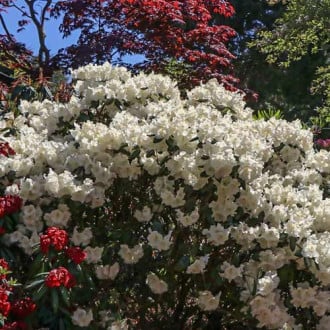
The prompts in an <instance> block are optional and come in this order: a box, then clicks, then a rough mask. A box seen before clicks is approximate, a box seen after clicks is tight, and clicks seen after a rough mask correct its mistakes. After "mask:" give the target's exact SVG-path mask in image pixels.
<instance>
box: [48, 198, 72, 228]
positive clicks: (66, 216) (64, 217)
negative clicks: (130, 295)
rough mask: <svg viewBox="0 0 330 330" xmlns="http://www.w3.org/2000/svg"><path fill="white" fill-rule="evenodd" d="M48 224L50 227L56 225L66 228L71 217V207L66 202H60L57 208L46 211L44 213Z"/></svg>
mask: <svg viewBox="0 0 330 330" xmlns="http://www.w3.org/2000/svg"><path fill="white" fill-rule="evenodd" d="M44 218H45V220H46V224H47V226H49V227H52V226H55V227H60V228H65V227H67V225H68V221H69V220H70V218H71V213H70V211H69V208H68V207H67V206H66V205H65V204H59V206H58V208H57V209H56V210H53V211H51V212H50V213H46V214H45V215H44Z"/></svg>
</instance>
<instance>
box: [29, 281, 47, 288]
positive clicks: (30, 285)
mask: <svg viewBox="0 0 330 330" xmlns="http://www.w3.org/2000/svg"><path fill="white" fill-rule="evenodd" d="M44 282H45V280H44V279H41V280H36V281H33V282H31V283H30V284H27V285H26V286H25V288H26V289H32V288H34V287H35V286H38V285H40V284H42V283H44Z"/></svg>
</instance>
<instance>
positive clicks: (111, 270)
mask: <svg viewBox="0 0 330 330" xmlns="http://www.w3.org/2000/svg"><path fill="white" fill-rule="evenodd" d="M119 269H120V267H119V263H118V262H115V263H114V264H113V265H112V266H110V265H99V266H97V267H96V269H95V273H96V277H97V278H98V279H100V280H109V279H110V280H114V279H115V278H116V276H117V274H118V272H119Z"/></svg>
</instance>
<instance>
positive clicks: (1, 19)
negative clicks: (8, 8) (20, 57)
mask: <svg viewBox="0 0 330 330" xmlns="http://www.w3.org/2000/svg"><path fill="white" fill-rule="evenodd" d="M0 22H1V25H2V27H3V29H4V30H5V32H6V35H7V37H8V39H9V40H10V41H14V40H13V38H12V36H11V34H10V32H9V30H8V27H7V25H6V22H5V20H4V19H3V17H2V15H1V14H0Z"/></svg>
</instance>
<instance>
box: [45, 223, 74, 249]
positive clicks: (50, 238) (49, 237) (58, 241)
mask: <svg viewBox="0 0 330 330" xmlns="http://www.w3.org/2000/svg"><path fill="white" fill-rule="evenodd" d="M68 242H69V237H68V234H67V232H66V231H65V230H63V229H59V228H56V227H49V228H47V230H46V233H45V234H44V235H41V236H40V249H41V251H42V253H44V254H46V253H48V251H49V247H50V246H53V247H54V249H55V250H56V251H61V250H63V249H64V248H65V247H66V246H67V245H68Z"/></svg>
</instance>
